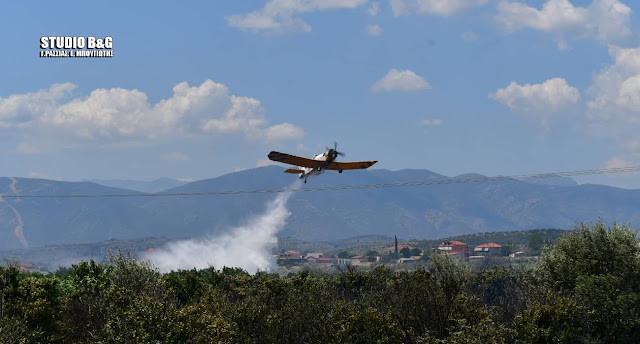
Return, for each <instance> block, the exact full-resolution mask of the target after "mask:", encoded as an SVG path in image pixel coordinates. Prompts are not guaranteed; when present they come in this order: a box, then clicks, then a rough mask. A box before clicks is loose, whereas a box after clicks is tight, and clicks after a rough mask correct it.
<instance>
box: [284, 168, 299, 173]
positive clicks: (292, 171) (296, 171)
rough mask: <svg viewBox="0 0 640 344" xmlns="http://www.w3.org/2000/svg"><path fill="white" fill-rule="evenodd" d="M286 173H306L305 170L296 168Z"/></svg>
mask: <svg viewBox="0 0 640 344" xmlns="http://www.w3.org/2000/svg"><path fill="white" fill-rule="evenodd" d="M284 173H304V170H296V169H295V168H290V169H288V170H286V171H284Z"/></svg>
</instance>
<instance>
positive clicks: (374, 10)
mask: <svg viewBox="0 0 640 344" xmlns="http://www.w3.org/2000/svg"><path fill="white" fill-rule="evenodd" d="M378 12H380V5H378V3H377V2H372V3H371V7H369V9H367V13H369V15H370V16H372V17H375V16H377V15H378Z"/></svg>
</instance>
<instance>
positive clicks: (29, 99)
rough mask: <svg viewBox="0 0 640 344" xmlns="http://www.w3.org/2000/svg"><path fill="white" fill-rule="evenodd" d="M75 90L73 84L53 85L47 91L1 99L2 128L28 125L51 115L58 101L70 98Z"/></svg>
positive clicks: (0, 121)
mask: <svg viewBox="0 0 640 344" xmlns="http://www.w3.org/2000/svg"><path fill="white" fill-rule="evenodd" d="M75 88H76V85H74V84H71V83H64V84H53V85H51V87H49V89H46V90H40V91H38V92H33V93H25V94H12V95H10V96H9V97H7V98H0V128H8V127H16V126H20V125H22V124H28V123H30V122H32V121H34V120H36V119H37V117H39V116H42V115H45V114H50V113H51V111H54V110H55V108H56V106H57V104H58V101H60V100H61V99H64V98H66V97H68V96H70V95H71V93H72V91H73V90H74V89H75Z"/></svg>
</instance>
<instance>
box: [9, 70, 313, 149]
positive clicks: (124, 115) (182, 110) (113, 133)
mask: <svg viewBox="0 0 640 344" xmlns="http://www.w3.org/2000/svg"><path fill="white" fill-rule="evenodd" d="M74 88H75V85H73V84H68V83H67V84H57V85H53V86H51V87H50V88H49V89H48V90H40V91H38V92H35V93H27V94H18V95H11V96H9V97H7V98H0V126H1V127H4V128H19V129H25V128H29V129H36V130H37V129H38V128H41V129H42V128H44V129H46V131H47V133H51V132H55V131H58V132H60V133H64V134H65V135H66V136H74V137H79V138H82V139H85V140H93V139H102V140H106V141H107V142H110V141H111V142H116V143H117V142H139V140H136V138H146V139H155V138H162V137H189V136H193V135H206V134H234V135H241V136H244V137H245V138H247V139H254V140H255V139H257V140H267V141H281V140H294V139H300V138H302V137H303V136H304V132H303V131H302V129H300V128H298V127H296V126H295V125H293V124H290V123H281V124H275V125H271V126H270V125H269V123H268V120H267V119H266V116H265V110H264V108H262V106H261V103H260V101H259V100H257V99H254V98H250V97H242V96H236V95H231V94H230V93H229V90H228V88H227V87H226V86H225V85H223V84H220V83H216V82H214V81H212V80H206V81H205V82H203V83H202V84H201V85H199V86H190V85H189V84H188V83H186V82H182V83H179V84H177V85H176V86H175V87H174V88H173V95H172V96H171V97H169V98H167V99H163V100H160V101H159V102H157V103H156V104H151V103H150V102H149V99H148V97H147V95H146V94H145V93H144V92H141V91H139V90H135V89H134V90H129V89H123V88H111V89H97V90H94V91H92V92H91V93H90V94H89V96H87V97H76V98H72V99H67V98H69V97H68V96H69V95H70V92H71V91H72V90H73V89H74Z"/></svg>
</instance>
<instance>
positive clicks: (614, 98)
mask: <svg viewBox="0 0 640 344" xmlns="http://www.w3.org/2000/svg"><path fill="white" fill-rule="evenodd" d="M609 55H611V57H612V58H613V64H612V65H611V66H609V67H607V68H605V69H603V70H602V71H600V72H599V73H598V74H596V76H595V77H594V79H593V81H592V83H591V86H590V87H589V89H588V91H587V93H588V94H589V95H590V96H591V97H592V98H591V100H590V101H589V102H588V103H587V107H588V109H589V113H588V114H589V116H590V119H592V120H595V121H607V122H611V124H614V123H626V124H629V123H640V48H635V49H634V48H618V47H610V48H609Z"/></svg>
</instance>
